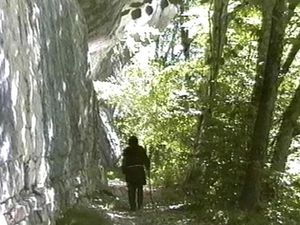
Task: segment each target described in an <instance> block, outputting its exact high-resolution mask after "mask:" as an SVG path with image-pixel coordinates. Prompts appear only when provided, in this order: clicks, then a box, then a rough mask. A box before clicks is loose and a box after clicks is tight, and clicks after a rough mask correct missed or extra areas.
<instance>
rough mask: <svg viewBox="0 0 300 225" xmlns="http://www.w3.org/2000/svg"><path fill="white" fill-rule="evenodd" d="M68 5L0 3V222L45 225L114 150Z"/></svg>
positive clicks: (96, 178)
mask: <svg viewBox="0 0 300 225" xmlns="http://www.w3.org/2000/svg"><path fill="white" fill-rule="evenodd" d="M81 12H82V11H81V9H80V8H79V5H78V4H77V2H76V1H73V0H42V1H41V0H30V1H29V0H28V1H25V0H9V1H5V0H0V106H1V107H0V176H1V179H0V224H1V225H6V224H24V225H25V224H30V225H34V224H49V223H50V221H53V219H54V218H53V217H54V215H55V212H58V209H61V208H63V207H64V206H69V205H72V204H74V203H75V202H76V201H77V197H78V196H81V195H85V194H86V193H88V192H89V191H93V190H95V186H96V185H97V184H98V183H99V182H100V180H101V173H100V171H99V170H100V168H101V166H100V165H107V164H109V163H110V162H111V161H112V158H113V152H112V151H111V149H110V145H109V142H108V140H107V138H106V134H105V130H103V129H101V127H102V124H101V123H102V121H101V120H100V118H99V114H98V106H97V102H96V98H95V93H94V91H93V87H92V83H91V81H90V80H88V79H87V78H86V76H87V27H86V23H85V18H84V17H83V15H82V13H81Z"/></svg>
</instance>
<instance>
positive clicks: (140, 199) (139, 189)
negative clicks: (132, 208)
mask: <svg viewBox="0 0 300 225" xmlns="http://www.w3.org/2000/svg"><path fill="white" fill-rule="evenodd" d="M137 199H138V209H141V208H143V185H139V186H138V187H137Z"/></svg>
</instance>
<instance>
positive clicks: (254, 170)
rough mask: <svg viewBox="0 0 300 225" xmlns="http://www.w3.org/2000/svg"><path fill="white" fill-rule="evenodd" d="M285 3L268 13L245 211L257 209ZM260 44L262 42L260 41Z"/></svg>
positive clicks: (244, 192)
mask: <svg viewBox="0 0 300 225" xmlns="http://www.w3.org/2000/svg"><path fill="white" fill-rule="evenodd" d="M285 13H286V2H285V1H284V0H276V1H275V5H274V9H273V11H272V21H271V30H270V31H271V32H270V39H269V40H270V41H269V47H268V48H267V49H268V51H267V54H266V59H265V60H264V61H263V62H262V63H265V65H264V68H263V73H262V74H263V77H262V78H263V81H262V88H261V92H260V93H259V95H258V96H259V101H258V110H257V115H256V120H255V124H254V129H253V135H252V138H251V148H250V152H249V153H250V155H249V164H248V167H247V170H246V176H245V182H244V187H243V190H242V193H241V199H240V205H241V208H242V209H245V210H249V211H252V210H255V209H257V207H258V206H259V201H260V193H261V190H260V189H261V180H262V174H263V169H264V163H265V162H264V161H265V160H264V158H265V154H266V150H267V146H268V138H269V133H270V129H271V126H272V116H273V111H274V105H275V101H276V96H277V81H278V76H279V72H280V62H281V56H282V49H283V40H284V32H285V27H286V22H285V21H286V19H285V18H284V16H283V15H285ZM262 41H263V40H262Z"/></svg>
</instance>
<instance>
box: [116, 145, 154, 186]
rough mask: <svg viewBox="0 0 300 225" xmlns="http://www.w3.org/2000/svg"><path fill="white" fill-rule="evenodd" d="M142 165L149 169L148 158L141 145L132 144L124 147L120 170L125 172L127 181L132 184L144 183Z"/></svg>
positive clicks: (144, 177) (144, 176)
mask: <svg viewBox="0 0 300 225" xmlns="http://www.w3.org/2000/svg"><path fill="white" fill-rule="evenodd" d="M144 167H145V168H146V169H147V170H149V168H150V160H149V158H148V156H147V154H146V150H145V149H144V148H143V147H142V146H139V145H134V146H129V147H127V148H125V149H124V152H123V161H122V171H123V173H124V174H125V179H126V182H127V183H130V184H134V185H144V184H146V174H145V169H144Z"/></svg>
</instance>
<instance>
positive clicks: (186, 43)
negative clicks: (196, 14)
mask: <svg viewBox="0 0 300 225" xmlns="http://www.w3.org/2000/svg"><path fill="white" fill-rule="evenodd" d="M188 9H189V0H185V1H182V2H181V3H180V37H181V45H182V48H183V54H184V59H185V60H189V59H190V46H191V42H192V41H191V39H190V38H189V30H188V29H187V28H186V27H184V26H183V24H184V22H185V21H186V18H185V16H184V13H185V12H187V11H188Z"/></svg>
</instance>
